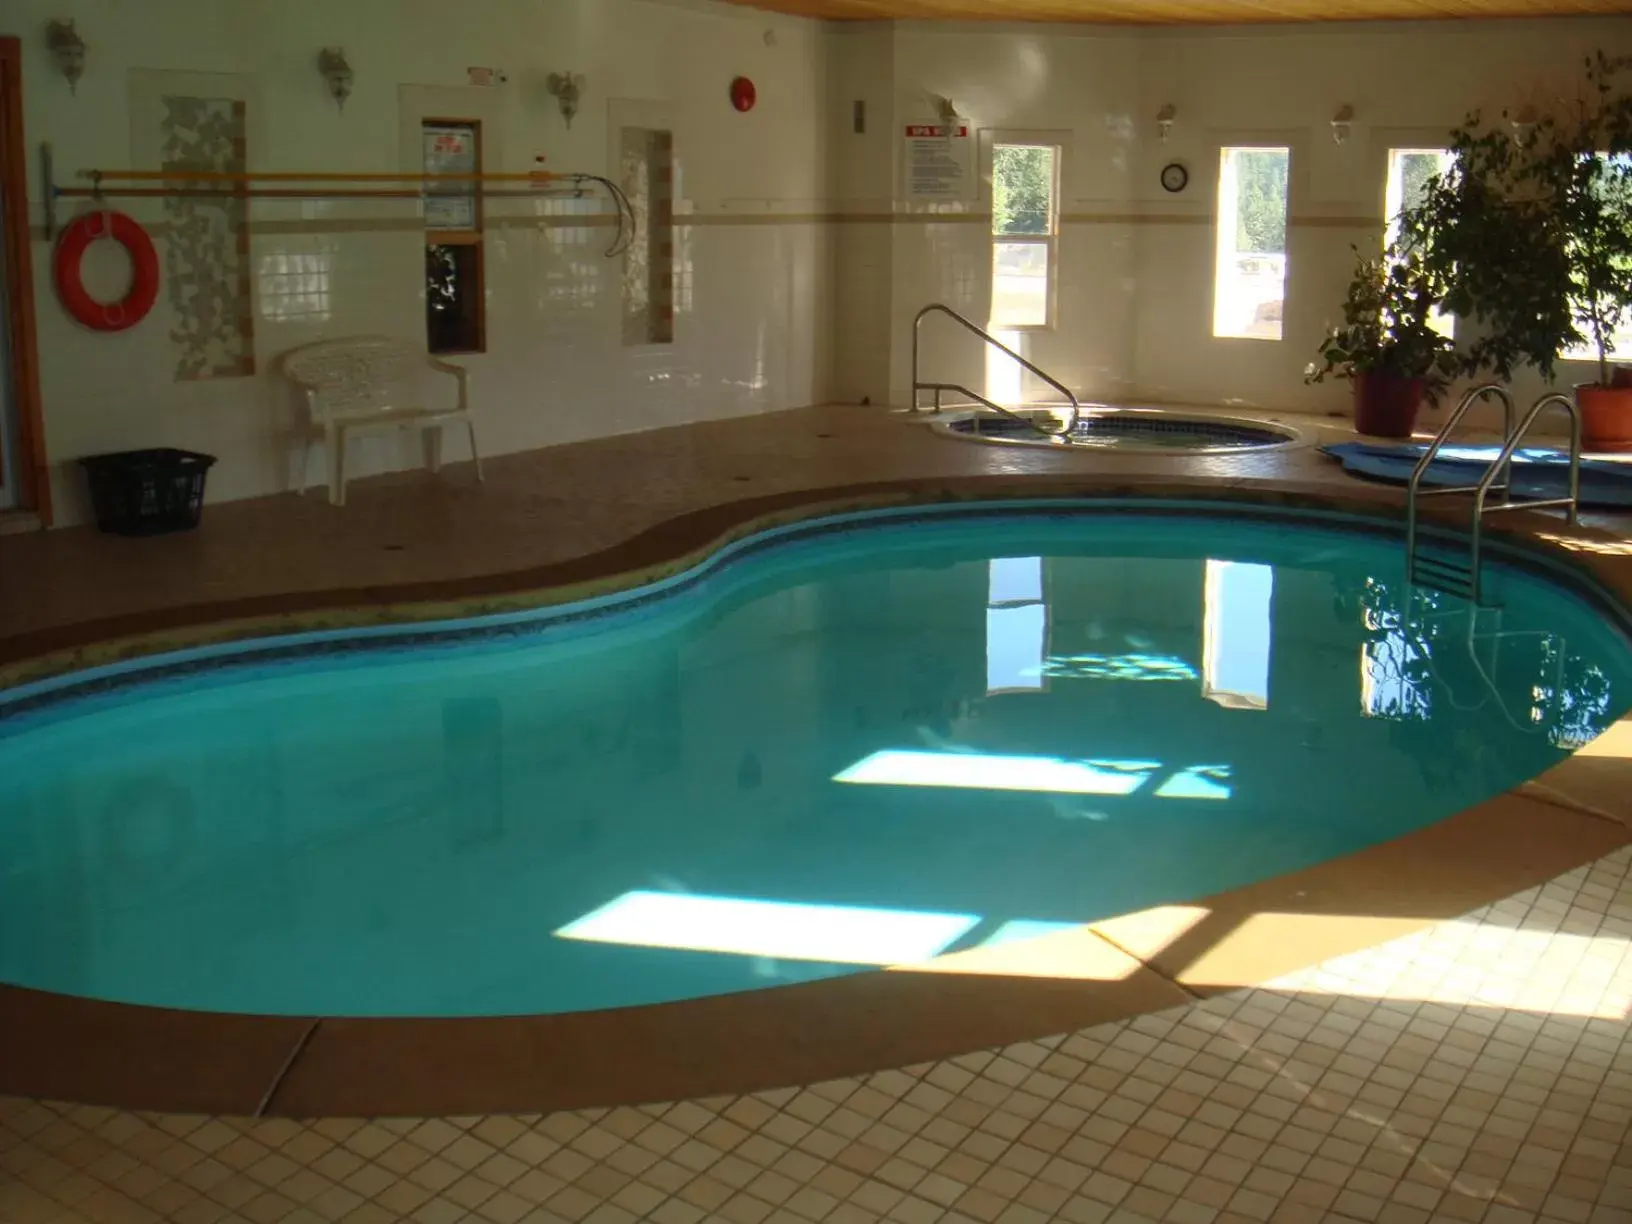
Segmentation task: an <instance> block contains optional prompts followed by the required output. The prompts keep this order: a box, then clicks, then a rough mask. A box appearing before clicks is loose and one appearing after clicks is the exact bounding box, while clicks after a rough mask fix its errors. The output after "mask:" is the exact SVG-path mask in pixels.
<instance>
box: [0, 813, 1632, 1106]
mask: <svg viewBox="0 0 1632 1224" xmlns="http://www.w3.org/2000/svg"><path fill="white" fill-rule="evenodd" d="M1628 843H1632V829H1629V828H1628V827H1627V826H1626V825H1623V824H1620V823H1619V822H1616V821H1612V820H1608V819H1604V818H1602V817H1600V816H1597V815H1591V814H1587V813H1585V812H1581V811H1577V810H1574V809H1573V808H1569V807H1560V806H1556V805H1553V804H1550V803H1547V802H1544V801H1540V800H1537V799H1534V798H1527V797H1521V796H1518V795H1515V794H1508V795H1503V796H1499V797H1497V798H1495V799H1492V800H1489V801H1487V802H1485V803H1482V804H1479V805H1477V806H1476V807H1474V808H1472V809H1469V810H1468V811H1466V812H1463V813H1461V814H1459V815H1456V816H1452V817H1450V818H1448V819H1446V820H1443V821H1440V822H1439V823H1437V824H1434V825H1430V826H1428V827H1427V828H1424V829H1421V830H1418V831H1416V832H1414V833H1411V834H1408V835H1406V836H1404V837H1401V838H1397V839H1395V840H1393V841H1389V842H1384V843H1380V844H1378V845H1374V846H1371V847H1368V848H1366V849H1365V850H1361V851H1358V852H1356V853H1354V854H1352V855H1347V856H1344V857H1341V858H1337V859H1332V860H1328V861H1327V862H1325V863H1322V864H1319V865H1317V866H1314V867H1311V868H1307V869H1305V870H1302V871H1298V872H1294V873H1291V874H1289V875H1285V876H1280V877H1276V878H1273V879H1269V880H1264V881H1260V882H1258V883H1256V884H1253V885H1249V886H1247V887H1245V888H1241V889H1235V890H1232V891H1230V892H1226V893H1222V894H1218V895H1217V896H1214V897H1209V898H1204V899H1202V900H1200V901H1197V902H1195V903H1194V904H1193V905H1191V906H1186V907H1165V908H1164V909H1161V910H1153V911H1147V912H1145V913H1142V914H1131V915H1123V916H1120V917H1117V918H1112V919H1108V920H1106V921H1103V922H1098V923H1094V924H1090V925H1089V926H1087V927H1083V928H1078V929H1077V930H1075V931H1070V932H1064V933H1062V934H1061V935H1060V936H1055V937H1047V938H1053V939H1059V940H1062V941H1066V943H1067V944H1068V945H1069V946H1062V948H1061V951H1062V952H1066V953H1068V954H1069V957H1070V965H1071V973H1072V975H1071V976H1061V977H1043V976H1037V975H1036V974H1037V963H1038V962H1037V948H1036V947H1035V944H1037V943H1039V942H1045V941H1027V942H1026V943H1023V944H1020V945H1013V947H1014V948H1015V949H1016V955H1017V956H1020V955H1024V956H1025V957H1026V959H1025V962H1024V963H1023V964H1019V963H1017V964H1016V965H1015V967H1014V969H1013V970H1012V971H1011V972H1009V973H1005V972H1004V971H1003V969H1002V967H1001V966H987V967H985V969H984V971H983V972H979V973H972V972H933V971H921V970H914V971H911V972H895V971H890V970H882V971H875V972H866V973H858V974H851V975H846V976H843V977H838V978H831V979H826V980H822V981H817V982H808V983H803V984H799V985H792V986H781V987H774V988H770V989H766V990H761V991H752V992H746V993H741V994H732V995H716V996H710V997H705V998H699V999H691V1000H686V1001H683V1002H677V1003H661V1004H652V1005H648V1006H643V1007H628V1008H619V1009H616V1010H612V1011H602V1012H576V1013H563V1014H559V1015H538V1016H495V1017H473V1018H434V1019H414V1018H320V1017H283V1016H253V1015H236V1014H220V1013H205V1012H188V1011H173V1010H167V1009H162V1008H151V1007H140V1006H134V1005H130V1004H118V1003H106V1002H100V1001H97V1000H91V999H82V998H75V997H71V996H64V995H54V994H49V993H45V992H39V991H32V990H26V989H21V988H16V987H0V1043H3V1044H4V1046H5V1048H6V1049H8V1050H10V1051H14V1052H16V1053H17V1055H18V1056H17V1057H14V1058H10V1059H7V1060H5V1061H4V1063H3V1064H0V1095H9V1096H22V1097H33V1098H39V1099H51V1100H68V1101H75V1102H80V1103H85V1104H94V1105H104V1106H113V1107H119V1108H126V1109H143V1110H155V1111H162V1112H170V1113H207V1114H225V1115H239V1116H268V1117H303V1118H310V1117H386V1116H404V1117H407V1116H412V1117H425V1116H461V1115H478V1114H503V1113H540V1112H551V1111H555V1110H561V1109H579V1108H589V1107H610V1106H614V1105H620V1104H638V1103H645V1102H652V1101H673V1100H682V1099H688V1098H702V1097H710V1096H719V1095H726V1094H731V1095H737V1094H746V1093H750V1092H761V1091H767V1090H770V1089H774V1088H781V1087H785V1086H788V1085H799V1084H809V1083H816V1082H821V1081H824V1080H829V1079H835V1078H840V1077H844V1076H851V1075H858V1074H863V1073H866V1072H871V1071H876V1070H880V1069H883V1068H889V1067H896V1066H904V1065H909V1064H914V1063H922V1062H928V1061H932V1060H936V1059H941V1058H950V1057H955V1056H957V1055H960V1054H965V1053H968V1052H970V1051H972V1050H978V1049H986V1048H991V1047H994V1046H1002V1045H1008V1044H1012V1043H1015V1042H1020V1041H1028V1040H1035V1039H1038V1038H1041V1037H1046V1036H1050V1035H1053V1034H1057V1033H1063V1032H1069V1031H1073V1030H1080V1029H1083V1028H1087V1027H1090V1026H1093V1025H1097V1024H1102V1023H1105V1022H1108V1021H1115V1020H1121V1019H1127V1018H1130V1017H1133V1016H1137V1015H1141V1014H1145V1013H1149V1012H1156V1011H1162V1010H1166V1009H1169V1008H1173V1007H1177V1006H1182V1005H1185V1004H1188V1003H1191V1002H1194V1001H1196V1000H1198V999H1201V998H1204V997H1206V996H1208V995H1210V994H1215V993H1221V992H1227V991H1230V990H1235V989H1238V988H1241V987H1248V986H1255V985H1261V984H1263V983H1265V982H1269V981H1273V980H1274V979H1276V978H1277V977H1280V976H1282V975H1284V974H1286V973H1289V972H1292V971H1294V970H1297V969H1301V968H1304V967H1307V966H1309V965H1314V964H1318V963H1321V962H1322V961H1325V960H1328V959H1330V958H1331V957H1334V956H1339V955H1342V954H1345V953H1348V952H1354V951H1358V950H1360V949H1362V948H1367V947H1371V946H1373V945H1375V944H1378V943H1382V942H1386V941H1388V940H1390V939H1394V938H1398V937H1400V936H1402V935H1407V934H1410V933H1413V932H1415V931H1418V930H1422V929H1424V928H1426V927H1429V926H1432V925H1433V924H1435V923H1437V922H1441V921H1444V920H1446V919H1451V918H1457V917H1460V916H1462V915H1463V914H1466V913H1468V912H1469V911H1471V910H1474V909H1476V908H1477V907H1479V906H1480V905H1483V904H1486V903H1488V902H1490V901H1491V900H1493V899H1496V898H1500V897H1505V896H1508V895H1511V894H1512V893H1513V892H1515V891H1518V890H1522V889H1525V888H1530V887H1535V886H1537V885H1541V884H1545V883H1546V882H1547V881H1548V880H1550V879H1552V878H1554V877H1555V876H1557V875H1560V874H1562V873H1564V872H1567V871H1570V870H1572V869H1574V868H1577V867H1580V866H1582V865H1583V864H1585V863H1589V862H1592V861H1594V860H1596V859H1599V858H1602V857H1603V856H1605V855H1607V854H1610V853H1612V852H1613V851H1615V850H1617V849H1619V848H1620V847H1622V846H1624V845H1627V844H1628ZM1175 910H1185V911H1192V912H1187V913H1183V914H1176V913H1175V912H1174V911H1175ZM1197 913H1199V915H1200V917H1199V920H1197V916H1196V915H1197ZM1028 946H1030V951H1029V952H1027V953H1021V952H1020V951H1019V949H1025V948H1027V947H1028ZM1028 973H1029V974H1031V976H1026V974H1028Z"/></svg>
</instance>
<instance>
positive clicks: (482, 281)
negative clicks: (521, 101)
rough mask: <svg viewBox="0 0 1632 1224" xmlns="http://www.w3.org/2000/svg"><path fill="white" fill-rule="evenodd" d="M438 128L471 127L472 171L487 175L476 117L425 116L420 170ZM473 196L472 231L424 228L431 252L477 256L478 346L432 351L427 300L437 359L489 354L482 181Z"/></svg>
mask: <svg viewBox="0 0 1632 1224" xmlns="http://www.w3.org/2000/svg"><path fill="white" fill-rule="evenodd" d="M437 127H444V128H469V129H470V131H471V136H472V138H473V139H474V141H475V144H476V150H475V153H476V155H475V158H474V166H475V168H474V170H473V171H472V173H474V174H478V175H479V174H483V173H485V169H484V166H485V162H484V152H485V150H484V149H483V139H482V136H483V133H482V121H481V120H480V119H473V118H462V119H461V118H452V117H447V116H432V115H427V116H425V117H424V118H423V119H421V120H420V121H419V138H420V143H419V149H420V154H419V156H420V167H421V169H422V170H423V168H424V164H425V134H426V131H427V129H430V128H437ZM425 186H426V192H425V194H426V195H430V194H431V192H430V190H429V184H426V185H425ZM471 197H472V201H473V207H472V210H471V219H472V222H473V225H472V227H471V228H468V229H432V228H431V227H430V226H429V225H426V226H424V227H423V228H424V234H425V246H426V248H427V249H429V248H431V247H439V246H468V247H473V248H474V256H475V259H474V267H475V279H476V286H475V293H474V296H473V301H474V303H475V315H476V318H475V330H476V347H474V348H457V349H452V348H450V349H432V348H430V318H429V309H430V305H429V301H428V300H427V303H426V314H427V317H426V320H425V340H426V348H427V350H428V351H429V352H430V353H431V354H432V355H433V356H437V357H460V356H471V355H474V354H480V353H485V352H487V243H486V242H485V241H484V238H485V237H486V233H487V228H486V225H487V217H486V211H485V209H484V207H483V205H484V201H483V199H482V190H481V183H480V182H473V183H472V184H471ZM422 212H423V208H422ZM421 219H422V220H423V216H422V218H421Z"/></svg>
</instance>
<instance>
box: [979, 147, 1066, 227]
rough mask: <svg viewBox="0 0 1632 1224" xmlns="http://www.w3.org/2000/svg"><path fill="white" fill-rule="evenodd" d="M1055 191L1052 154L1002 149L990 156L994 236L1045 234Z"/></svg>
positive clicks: (1043, 150) (1038, 149)
mask: <svg viewBox="0 0 1632 1224" xmlns="http://www.w3.org/2000/svg"><path fill="white" fill-rule="evenodd" d="M1053 190H1054V151H1053V150H1052V149H1049V148H1045V147H1042V146H1039V145H1002V146H999V147H998V148H997V149H996V150H994V152H993V156H992V216H993V219H994V221H995V224H994V225H993V227H992V232H993V233H996V234H1046V233H1047V232H1048V223H1049V199H1050V197H1051V196H1052V194H1053Z"/></svg>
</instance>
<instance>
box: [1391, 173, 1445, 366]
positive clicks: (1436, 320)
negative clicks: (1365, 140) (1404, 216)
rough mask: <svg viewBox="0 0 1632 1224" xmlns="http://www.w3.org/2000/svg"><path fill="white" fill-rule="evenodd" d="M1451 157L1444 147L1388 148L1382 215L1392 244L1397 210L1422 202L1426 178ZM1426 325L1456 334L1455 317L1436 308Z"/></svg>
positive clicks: (1398, 230) (1397, 234)
mask: <svg viewBox="0 0 1632 1224" xmlns="http://www.w3.org/2000/svg"><path fill="white" fill-rule="evenodd" d="M1453 160H1455V159H1454V158H1452V156H1451V155H1450V153H1448V152H1446V151H1445V150H1444V149H1390V150H1389V151H1388V183H1387V185H1386V187H1385V188H1384V190H1383V218H1384V220H1385V221H1386V222H1387V224H1388V242H1389V245H1390V246H1392V245H1393V244H1394V241H1395V239H1397V238H1398V237H1399V233H1400V213H1401V212H1403V211H1404V210H1405V209H1407V208H1415V207H1416V206H1417V205H1418V204H1421V203H1422V197H1423V191H1424V189H1425V188H1426V187H1427V186H1428V180H1429V179H1431V178H1433V177H1434V175H1436V174H1443V173H1445V171H1447V170H1449V169H1450V168H1451V163H1452V161H1453ZM1428 325H1429V326H1430V327H1432V328H1433V329H1434V330H1435V331H1437V332H1438V333H1439V334H1440V335H1442V336H1447V337H1450V336H1454V335H1455V334H1456V319H1455V318H1454V317H1453V316H1451V315H1448V314H1443V313H1441V312H1440V311H1438V310H1436V311H1434V313H1433V314H1432V315H1430V316H1429V318H1428Z"/></svg>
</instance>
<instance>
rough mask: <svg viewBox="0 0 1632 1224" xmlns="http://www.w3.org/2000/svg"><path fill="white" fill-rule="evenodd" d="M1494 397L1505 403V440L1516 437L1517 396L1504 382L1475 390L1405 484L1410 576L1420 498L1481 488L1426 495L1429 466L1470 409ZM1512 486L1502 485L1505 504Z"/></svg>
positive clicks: (1435, 491) (1493, 468) (1497, 466)
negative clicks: (1422, 487) (1418, 499)
mask: <svg viewBox="0 0 1632 1224" xmlns="http://www.w3.org/2000/svg"><path fill="white" fill-rule="evenodd" d="M1491 396H1495V397H1496V398H1497V399H1499V400H1501V401H1502V438H1503V440H1504V441H1506V440H1507V439H1509V438H1511V437H1512V436H1513V417H1514V414H1515V413H1516V412H1517V411H1518V405H1516V404H1515V403H1514V402H1513V395H1512V393H1511V392H1509V391H1508V389H1507V388H1506V387H1504V386H1502V385H1501V384H1500V383H1486V384H1485V385H1484V386H1482V387H1475V388H1474V389H1473V390H1471V391H1469V392H1468V393H1467V394H1466V395H1464V396H1463V397H1462V400H1461V402H1460V403H1458V404H1457V406H1456V407H1455V408H1453V409H1452V410H1451V414H1450V416H1448V417H1446V418H1445V424H1443V425H1441V426H1440V428H1439V432H1438V433H1437V434H1435V435H1434V440H1433V441H1432V442H1430V443H1428V446H1427V447H1426V448H1425V449H1424V450H1423V452H1422V457H1421V458H1420V459H1418V460H1417V466H1416V467H1414V468H1412V469H1411V479H1410V480H1408V481H1406V485H1405V562H1406V567H1407V573H1409V572H1410V567H1411V566H1412V565H1414V564H1415V562H1416V557H1417V498H1418V497H1433V496H1436V495H1438V494H1443V493H1472V492H1473V491H1474V490H1475V489H1477V488H1478V486H1477V485H1457V486H1455V487H1454V488H1449V487H1446V488H1437V489H1429V490H1427V491H1426V492H1424V491H1423V490H1422V489H1421V487H1420V486H1421V484H1422V477H1423V474H1424V473H1425V472H1427V470H1428V468H1429V466H1430V465H1431V464H1432V463H1433V461H1434V456H1435V455H1437V454H1439V451H1440V448H1441V447H1442V446H1444V445H1445V443H1446V442H1447V441H1449V440H1450V436H1451V431H1452V430H1453V429H1455V428H1456V425H1457V422H1459V421H1460V420H1461V419H1462V418H1463V417H1464V416H1466V415H1467V412H1468V409H1469V408H1471V407H1473V405H1474V403H1475V402H1476V401H1477V400H1482V399H1488V398H1490V397H1491ZM1511 458H1512V455H1511V454H1509V455H1507V456H1506V459H1508V460H1510V459H1511ZM1503 468H1504V464H1503V463H1502V462H1499V463H1496V464H1492V465H1491V467H1490V469H1489V470H1488V471H1487V472H1486V473H1485V475H1486V476H1489V475H1491V474H1492V473H1493V472H1496V471H1497V470H1499V469H1503ZM1511 483H1512V482H1511V480H1504V481H1503V482H1502V499H1503V500H1504V501H1506V500H1507V496H1508V486H1509V485H1510V484H1511Z"/></svg>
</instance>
